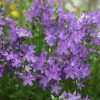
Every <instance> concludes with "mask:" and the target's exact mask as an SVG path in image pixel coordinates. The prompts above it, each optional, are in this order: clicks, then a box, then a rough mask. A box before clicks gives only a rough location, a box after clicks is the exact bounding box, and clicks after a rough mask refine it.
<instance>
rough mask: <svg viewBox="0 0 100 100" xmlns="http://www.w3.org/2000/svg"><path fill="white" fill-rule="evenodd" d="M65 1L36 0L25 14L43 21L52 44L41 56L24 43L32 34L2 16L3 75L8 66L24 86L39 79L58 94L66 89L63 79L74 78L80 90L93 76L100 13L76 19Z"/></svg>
mask: <svg viewBox="0 0 100 100" xmlns="http://www.w3.org/2000/svg"><path fill="white" fill-rule="evenodd" d="M62 4H63V2H60V1H58V5H55V0H43V1H41V0H34V1H33V4H32V6H31V7H30V8H29V10H28V12H27V13H26V14H25V16H26V21H29V22H32V23H33V24H35V22H37V21H38V22H39V23H40V24H42V26H43V32H44V34H43V35H44V36H45V41H46V43H47V44H46V45H48V46H49V47H50V49H51V47H52V50H51V52H50V53H49V52H47V51H46V50H45V48H43V49H42V52H41V54H40V55H39V56H36V54H35V48H36V47H35V46H34V45H33V44H27V43H26V42H25V38H26V37H30V38H31V37H32V33H31V32H30V31H29V30H27V29H26V28H23V27H19V26H17V25H16V24H15V22H13V21H12V20H11V19H9V18H8V17H6V18H5V19H4V18H2V14H1V15H0V77H2V75H3V72H4V71H5V69H6V68H8V69H9V70H10V71H13V72H14V73H15V74H16V75H18V76H19V77H20V79H21V80H22V82H23V85H30V86H32V85H33V81H38V83H39V85H40V86H41V87H42V88H43V89H45V88H46V87H49V88H50V89H51V93H56V94H59V93H60V92H59V91H64V89H63V88H62V86H61V85H60V83H61V81H62V80H67V79H71V80H74V81H75V82H76V85H77V86H78V88H79V89H81V88H82V87H83V86H84V85H83V83H82V82H81V81H82V80H83V79H84V78H86V77H88V76H89V75H90V72H89V66H88V64H87V57H88V54H89V52H90V48H89V45H93V44H96V45H99V43H100V30H99V27H100V24H99V23H100V20H99V17H100V12H99V11H97V12H89V13H82V14H81V16H80V17H79V18H77V16H76V15H75V14H73V13H67V12H66V11H64V9H63V7H62ZM37 27H38V26H37ZM5 29H6V30H7V32H9V34H8V33H7V32H5ZM33 30H34V29H33ZM43 32H41V33H43ZM65 94H66V95H65ZM62 95H65V96H63V97H64V98H68V99H67V100H81V99H80V98H81V95H79V94H77V93H76V92H74V93H73V94H71V93H64V94H62ZM84 100H88V98H86V99H84Z"/></svg>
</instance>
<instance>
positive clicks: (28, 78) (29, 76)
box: [21, 72, 36, 86]
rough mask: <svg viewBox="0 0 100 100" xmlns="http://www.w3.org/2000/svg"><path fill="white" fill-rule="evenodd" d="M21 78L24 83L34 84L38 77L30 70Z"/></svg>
mask: <svg viewBox="0 0 100 100" xmlns="http://www.w3.org/2000/svg"><path fill="white" fill-rule="evenodd" d="M21 79H22V80H23V85H30V86H32V85H33V81H35V79H36V77H35V76H33V75H32V74H31V73H30V72H29V73H27V74H22V75H21Z"/></svg>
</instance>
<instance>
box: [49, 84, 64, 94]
mask: <svg viewBox="0 0 100 100" xmlns="http://www.w3.org/2000/svg"><path fill="white" fill-rule="evenodd" d="M61 89H62V87H60V86H58V84H54V85H52V86H51V92H52V93H55V94H58V93H59V91H60V90H61Z"/></svg>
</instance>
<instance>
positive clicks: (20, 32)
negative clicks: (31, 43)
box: [16, 27, 32, 37]
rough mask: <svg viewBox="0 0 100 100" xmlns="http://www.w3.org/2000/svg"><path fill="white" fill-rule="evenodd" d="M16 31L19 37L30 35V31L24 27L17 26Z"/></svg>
mask: <svg viewBox="0 0 100 100" xmlns="http://www.w3.org/2000/svg"><path fill="white" fill-rule="evenodd" d="M16 33H17V35H18V36H19V37H32V33H31V32H30V31H28V30H27V29H26V28H22V27H20V28H19V27H17V28H16Z"/></svg>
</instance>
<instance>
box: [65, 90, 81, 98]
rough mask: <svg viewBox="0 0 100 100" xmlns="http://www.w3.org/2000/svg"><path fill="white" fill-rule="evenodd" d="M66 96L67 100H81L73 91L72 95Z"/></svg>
mask: <svg viewBox="0 0 100 100" xmlns="http://www.w3.org/2000/svg"><path fill="white" fill-rule="evenodd" d="M67 96H68V97H67V100H80V99H81V95H80V94H78V93H76V91H74V93H73V94H71V93H68V95H67Z"/></svg>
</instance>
